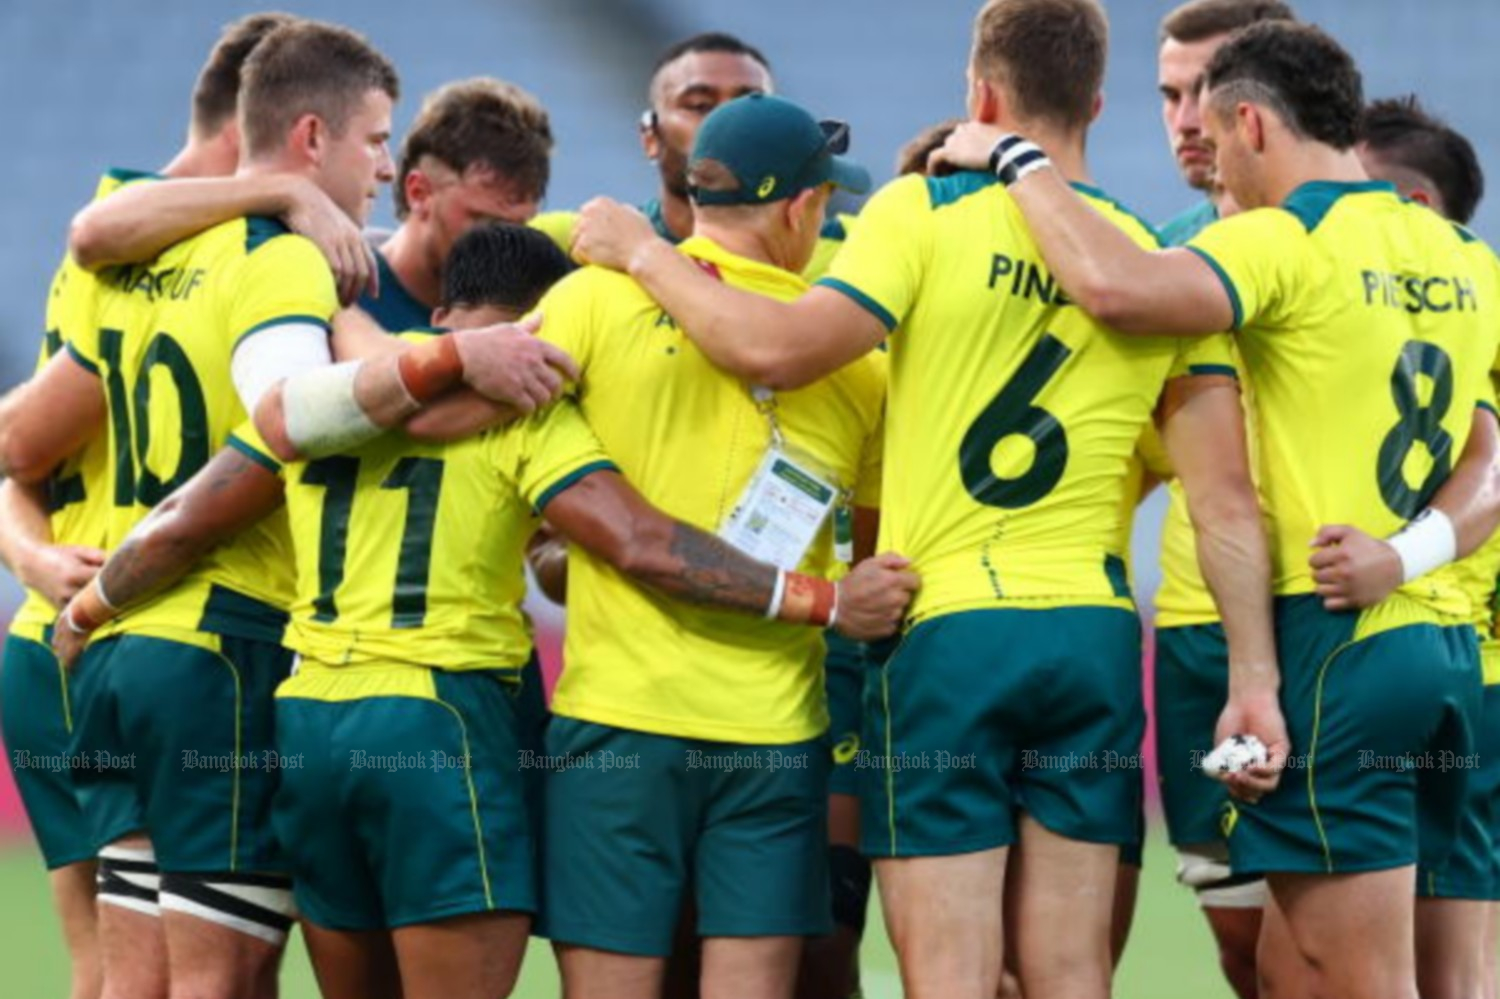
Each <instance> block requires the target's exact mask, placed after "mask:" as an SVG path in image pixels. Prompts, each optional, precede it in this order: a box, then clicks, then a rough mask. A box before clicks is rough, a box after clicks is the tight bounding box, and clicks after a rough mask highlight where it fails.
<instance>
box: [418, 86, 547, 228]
mask: <svg viewBox="0 0 1500 999" xmlns="http://www.w3.org/2000/svg"><path fill="white" fill-rule="evenodd" d="M428 156H430V157H432V158H433V159H435V160H437V161H438V162H440V163H442V164H443V165H445V166H447V167H448V168H450V169H451V170H453V171H455V172H456V173H458V174H460V175H462V174H463V173H464V172H465V171H466V170H468V169H469V168H470V167H479V168H482V169H485V170H489V171H492V172H494V173H496V174H498V175H499V176H500V177H502V178H504V179H506V180H509V181H511V182H513V183H515V184H516V185H517V186H519V187H520V189H521V190H520V194H521V196H522V197H523V198H524V199H526V200H528V201H540V200H542V198H543V197H545V196H546V194H547V183H548V181H550V180H551V176H552V123H551V120H550V119H549V118H548V117H547V111H546V109H545V108H543V107H542V104H541V102H540V101H538V100H537V99H536V98H535V97H533V96H532V95H531V94H529V93H527V92H526V91H525V90H522V89H521V88H520V87H518V86H516V85H515V84H513V83H506V82H505V81H503V80H496V79H492V78H490V77H476V78H474V79H472V80H462V81H460V82H458V83H450V84H448V85H447V86H445V87H442V88H440V89H439V90H437V91H435V92H434V93H432V94H431V95H430V96H428V98H427V100H426V101H425V102H423V104H422V110H421V111H420V112H418V113H417V120H416V121H415V122H413V123H412V126H411V130H410V131H409V132H407V133H406V138H405V139H404V140H403V141H402V143H401V153H400V155H399V156H398V157H397V167H396V217H397V218H399V219H404V218H406V216H407V213H408V212H410V211H411V206H410V205H409V204H408V203H407V200H406V178H407V175H408V174H410V173H411V172H412V170H413V169H415V168H416V167H417V166H419V165H420V164H421V161H422V158H423V157H428Z"/></svg>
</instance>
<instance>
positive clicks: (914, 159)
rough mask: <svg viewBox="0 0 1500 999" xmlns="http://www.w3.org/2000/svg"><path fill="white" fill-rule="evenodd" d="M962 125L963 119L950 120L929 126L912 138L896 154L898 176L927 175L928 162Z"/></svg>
mask: <svg viewBox="0 0 1500 999" xmlns="http://www.w3.org/2000/svg"><path fill="white" fill-rule="evenodd" d="M961 124H963V119H962V118H949V119H948V120H947V121H940V122H938V123H937V124H936V125H928V126H927V127H926V128H924V129H922V131H920V132H918V133H917V134H916V135H914V136H912V137H911V139H910V140H908V141H907V143H906V145H904V146H902V147H901V151H900V152H899V153H897V154H896V175H897V176H902V175H904V174H908V173H920V174H924V175H925V174H926V173H927V160H928V159H929V158H930V157H931V156H932V154H933V153H934V152H936V151H937V150H939V149H941V148H942V147H943V143H945V142H947V141H948V136H950V135H952V134H953V130H954V129H955V128H957V127H958V126H959V125H961Z"/></svg>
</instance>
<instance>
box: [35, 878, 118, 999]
mask: <svg viewBox="0 0 1500 999" xmlns="http://www.w3.org/2000/svg"><path fill="white" fill-rule="evenodd" d="M97 873H98V865H97V864H95V863H94V861H92V860H86V861H81V862H79V863H77V864H69V865H68V866H66V867H59V868H58V869H57V870H55V871H52V872H51V873H50V874H48V876H47V879H48V881H49V883H50V884H51V887H52V904H53V906H54V907H55V908H56V909H57V916H58V919H59V921H60V922H61V923H62V931H63V942H64V943H65V944H66V945H67V948H68V963H69V966H70V967H71V969H72V975H73V981H72V985H71V986H70V987H69V991H68V995H69V999H99V993H100V992H101V991H102V989H103V987H104V969H103V967H102V965H101V963H100V960H99V919H98V916H97V914H96V911H95V905H94V878H95V877H96V876H97Z"/></svg>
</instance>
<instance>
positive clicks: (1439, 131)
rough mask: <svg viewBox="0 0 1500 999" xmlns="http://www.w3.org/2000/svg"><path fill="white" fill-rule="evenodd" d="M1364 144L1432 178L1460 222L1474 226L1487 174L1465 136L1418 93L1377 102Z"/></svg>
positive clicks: (1365, 124) (1364, 128)
mask: <svg viewBox="0 0 1500 999" xmlns="http://www.w3.org/2000/svg"><path fill="white" fill-rule="evenodd" d="M1360 141H1361V142H1363V143H1364V144H1365V147H1366V148H1367V149H1368V150H1370V151H1371V152H1373V153H1375V154H1376V155H1377V156H1378V157H1379V158H1380V159H1382V160H1385V161H1387V162H1389V163H1392V164H1395V165H1397V166H1400V167H1403V168H1405V169H1407V170H1409V171H1411V172H1412V173H1416V174H1420V175H1421V176H1422V177H1424V178H1426V179H1427V181H1428V182H1429V183H1431V184H1432V186H1433V187H1435V188H1437V192H1438V194H1439V195H1440V196H1441V197H1442V199H1443V207H1444V208H1445V209H1446V210H1447V213H1448V216H1449V217H1450V218H1452V219H1453V220H1454V221H1455V222H1461V223H1464V224H1466V225H1467V224H1468V222H1469V220H1470V219H1472V218H1473V217H1474V210H1475V209H1476V208H1478V207H1479V201H1480V199H1481V198H1483V197H1484V169H1483V168H1482V167H1481V166H1480V165H1479V157H1478V155H1476V154H1475V152H1474V146H1473V144H1472V143H1470V142H1469V140H1468V139H1467V138H1465V137H1464V136H1463V134H1462V133H1460V132H1458V131H1457V130H1455V129H1454V128H1453V127H1452V126H1450V125H1449V124H1448V123H1447V122H1445V121H1443V120H1442V119H1441V118H1439V117H1437V116H1436V115H1434V114H1432V113H1430V112H1429V111H1428V110H1427V109H1426V108H1424V107H1423V106H1422V103H1421V102H1420V101H1419V100H1417V96H1416V95H1415V94H1408V95H1407V96H1405V97H1396V98H1389V99H1386V100H1379V101H1372V102H1371V103H1370V106H1369V107H1367V108H1365V114H1364V118H1363V120H1362V121H1361V123H1360Z"/></svg>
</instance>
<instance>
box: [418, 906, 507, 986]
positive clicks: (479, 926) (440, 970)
mask: <svg viewBox="0 0 1500 999" xmlns="http://www.w3.org/2000/svg"><path fill="white" fill-rule="evenodd" d="M530 933H531V916H530V914H529V913H518V912H485V913H480V914H477V915H471V916H456V917H454V918H453V919H444V920H441V921H439V922H436V923H422V924H419V925H416V926H403V927H401V928H400V929H398V930H393V931H392V932H391V940H392V941H393V942H394V944H395V948H396V962H397V964H399V965H400V966H401V991H402V993H403V994H404V995H405V996H406V999H505V997H506V996H508V995H510V993H511V990H512V989H514V988H515V987H516V975H517V974H519V973H520V971H521V958H522V957H524V956H525V954H526V940H527V937H528V935H529V934H530Z"/></svg>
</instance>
